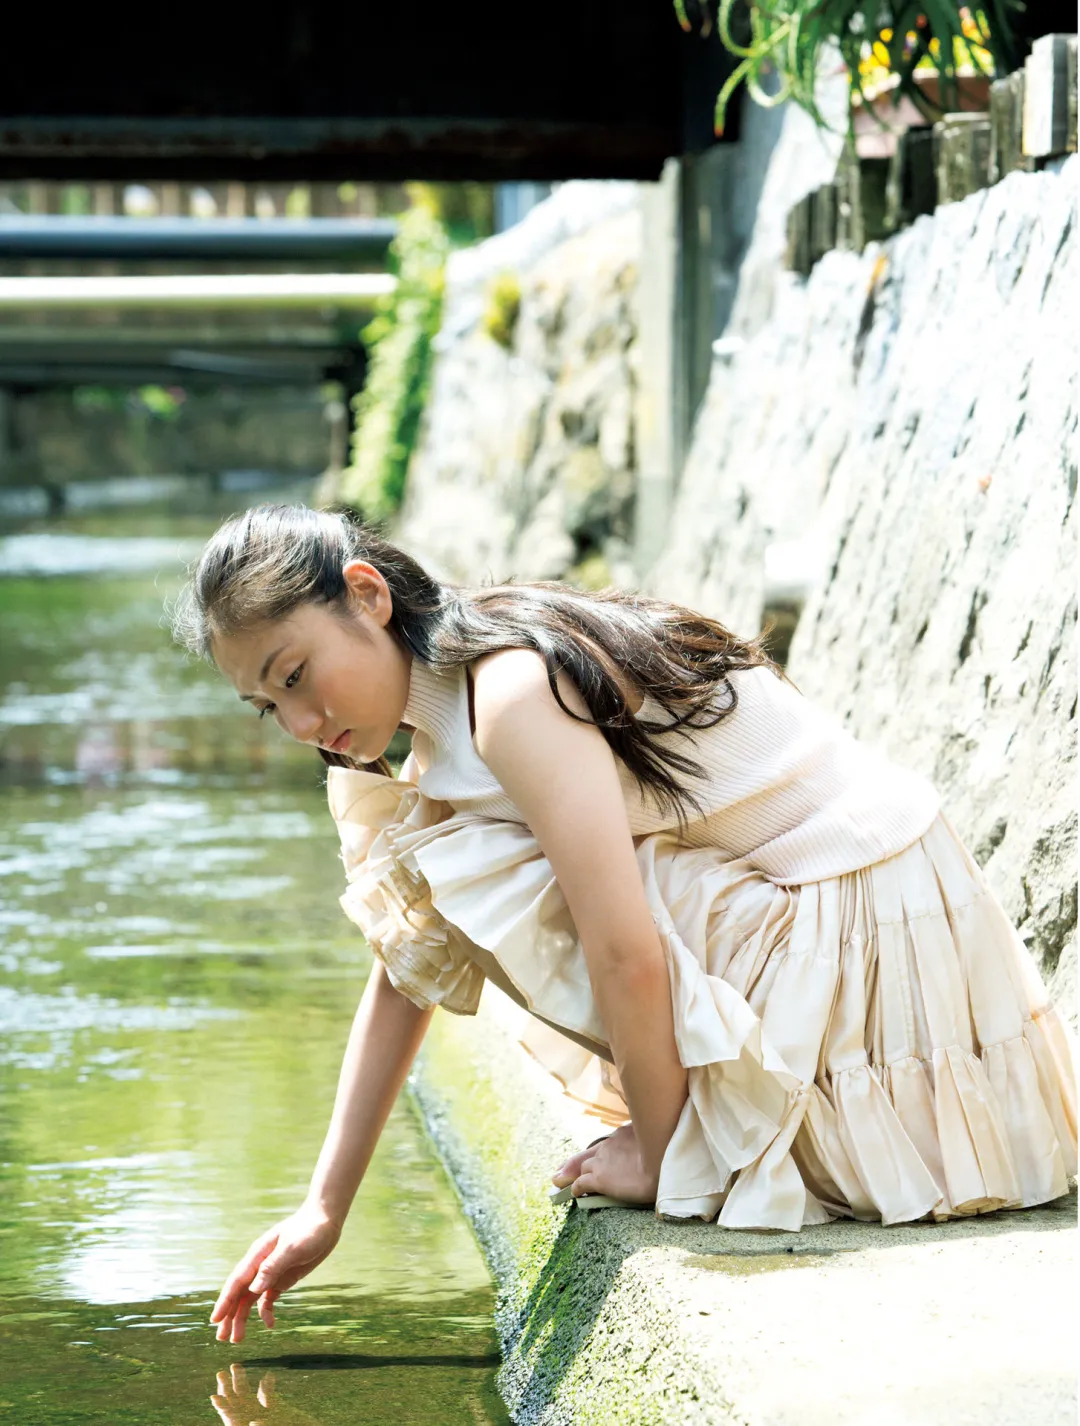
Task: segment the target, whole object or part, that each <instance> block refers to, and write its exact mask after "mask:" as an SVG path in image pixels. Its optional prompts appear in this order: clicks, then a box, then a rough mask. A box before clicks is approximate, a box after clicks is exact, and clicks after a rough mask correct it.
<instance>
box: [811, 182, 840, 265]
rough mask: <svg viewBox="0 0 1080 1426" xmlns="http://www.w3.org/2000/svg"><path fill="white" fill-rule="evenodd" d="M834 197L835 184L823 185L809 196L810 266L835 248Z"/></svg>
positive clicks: (835, 194)
mask: <svg viewBox="0 0 1080 1426" xmlns="http://www.w3.org/2000/svg"><path fill="white" fill-rule="evenodd" d="M836 197H837V190H836V184H835V183H823V184H822V185H821V187H820V188H818V189H815V191H814V192H813V193H812V194H811V195H810V262H811V265H813V264H814V263H815V262H820V260H821V259H822V258H823V257H824V256H825V254H826V253H827V252H832V250H833V248H834V247H835V246H836V208H837V203H836Z"/></svg>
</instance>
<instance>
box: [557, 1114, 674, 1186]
mask: <svg viewBox="0 0 1080 1426" xmlns="http://www.w3.org/2000/svg"><path fill="white" fill-rule="evenodd" d="M551 1181H552V1183H554V1184H555V1185H556V1187H558V1188H565V1187H566V1185H567V1184H570V1185H571V1192H572V1193H573V1195H574V1197H575V1198H578V1197H580V1196H581V1194H583V1193H606V1194H609V1195H610V1196H611V1197H612V1198H622V1199H625V1201H626V1202H627V1203H655V1201H656V1189H657V1184H658V1178H657V1176H655V1175H651V1174H649V1173H647V1172H646V1169H645V1166H644V1164H643V1163H642V1160H641V1151H640V1148H639V1146H638V1141H637V1138H636V1137H635V1135H634V1126H633V1124H621V1125H620V1126H619V1128H618V1129H616V1130H615V1132H614V1133H613V1134H609V1135H608V1136H607V1138H606V1139H600V1140H599V1141H598V1142H597V1143H595V1144H590V1145H589V1147H588V1148H587V1149H582V1151H581V1152H580V1153H579V1154H574V1155H573V1156H572V1157H571V1158H569V1159H567V1161H566V1162H565V1163H564V1164H562V1165H560V1167H559V1168H558V1169H556V1171H555V1173H554V1174H553V1176H552V1180H551Z"/></svg>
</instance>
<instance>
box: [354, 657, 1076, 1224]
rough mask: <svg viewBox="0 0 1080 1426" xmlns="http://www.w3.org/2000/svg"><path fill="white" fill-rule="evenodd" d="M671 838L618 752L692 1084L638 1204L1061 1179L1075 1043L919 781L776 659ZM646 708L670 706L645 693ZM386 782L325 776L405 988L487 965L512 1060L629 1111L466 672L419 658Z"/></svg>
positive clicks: (779, 1205)
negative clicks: (402, 755) (517, 1051)
mask: <svg viewBox="0 0 1080 1426" xmlns="http://www.w3.org/2000/svg"><path fill="white" fill-rule="evenodd" d="M731 681H732V684H733V686H734V688H735V691H736V694H737V697H738V702H737V706H736V708H735V710H734V711H733V712H732V713H731V714H730V715H729V716H728V717H726V718H724V719H723V720H722V721H721V722H720V723H718V724H717V725H716V726H715V727H714V728H712V729H708V730H701V731H695V732H694V735H693V737H694V741H693V745H692V746H691V745H690V744H688V743H687V742H686V741H685V739H684V738H682V737H681V735H679V734H678V733H671V734H661V735H660V736H661V738H662V739H664V738H671V739H674V740H677V741H674V742H673V743H672V744H671V745H672V746H675V747H677V748H678V749H679V750H681V751H685V752H688V753H690V754H691V755H692V756H694V757H695V758H696V759H698V760H699V761H701V763H702V764H703V766H705V768H706V771H707V773H708V779H707V781H706V782H705V783H704V784H699V783H698V782H697V781H696V780H695V781H694V783H693V788H694V791H695V793H698V794H699V796H700V797H701V799H702V802H703V806H704V810H705V813H706V815H704V816H702V817H701V818H699V819H696V820H693V821H691V822H690V824H689V826H687V827H685V828H684V829H683V831H682V832H681V833H680V831H679V829H678V827H677V825H674V819H672V818H669V817H665V816H664V815H663V814H662V813H660V812H658V811H657V809H656V807H655V805H654V803H653V802H652V801H651V800H650V799H648V798H647V797H646V796H643V795H642V793H641V791H640V789H639V788H638V785H637V783H636V781H635V780H634V778H633V776H632V775H631V774H630V773H629V770H628V769H627V768H626V767H625V765H624V764H622V763H621V761H620V763H619V772H620V778H621V780H622V783H623V789H624V793H625V796H626V801H627V809H628V812H629V815H630V825H631V831H632V833H633V834H634V843H635V847H636V854H637V860H638V865H639V867H640V870H641V875H642V879H643V882H644V886H645V890H646V894H647V898H648V902H649V906H650V909H651V912H652V915H653V919H654V921H655V924H656V927H657V930H658V932H659V937H660V942H661V945H662V947H663V952H664V956H665V959H666V962H667V966H668V971H669V976H670V985H671V994H672V1005H673V1010H674V1023H675V1037H676V1043H677V1047H678V1051H679V1056H680V1059H681V1061H682V1064H683V1065H684V1066H685V1067H686V1069H687V1075H688V1083H689V1092H688V1098H687V1101H686V1104H685V1106H684V1108H683V1112H682V1115H681V1118H680V1120H679V1123H678V1126H677V1128H676V1131H675V1134H674V1135H673V1137H672V1139H671V1142H670V1144H669V1146H668V1149H667V1152H666V1154H665V1156H664V1161H663V1165H662V1168H661V1174H660V1184H659V1189H658V1193H657V1200H656V1211H657V1213H658V1214H660V1215H661V1216H664V1217H671V1218H692V1217H699V1218H702V1219H705V1220H711V1219H714V1218H717V1217H718V1221H719V1223H720V1224H721V1225H722V1226H724V1227H729V1228H754V1229H785V1230H788V1231H797V1230H798V1229H799V1228H800V1227H802V1226H803V1225H804V1224H808V1223H822V1222H827V1221H829V1220H830V1219H831V1218H834V1217H853V1218H857V1219H866V1220H880V1221H881V1222H883V1223H898V1222H906V1221H910V1220H914V1219H920V1218H925V1217H928V1216H929V1217H933V1218H935V1219H945V1218H950V1217H954V1216H963V1215H970V1214H975V1213H986V1212H992V1211H994V1210H996V1209H999V1208H1023V1207H1029V1206H1031V1205H1033V1204H1037V1203H1044V1202H1047V1201H1049V1200H1051V1199H1054V1198H1057V1197H1060V1196H1061V1195H1062V1194H1064V1193H1066V1192H1067V1191H1068V1187H1069V1179H1070V1178H1071V1177H1072V1176H1073V1175H1075V1173H1076V1142H1077V1139H1076V1096H1075V1081H1074V1074H1073V1068H1072V1051H1071V1043H1070V1037H1069V1036H1068V1033H1067V1031H1066V1029H1065V1027H1064V1025H1063V1024H1062V1022H1061V1021H1060V1019H1059V1017H1058V1015H1057V1013H1056V1011H1055V1010H1054V1008H1053V1006H1052V1005H1051V1003H1050V1000H1049V997H1048V995H1047V992H1046V989H1045V987H1044V985H1043V983H1042V981H1041V979H1040V976H1039V974H1038V972H1037V970H1036V968H1035V966H1034V963H1033V962H1032V960H1031V957H1030V956H1029V954H1028V952H1027V950H1026V948H1025V947H1024V944H1023V942H1022V941H1021V939H1020V936H1019V934H1018V933H1017V931H1016V930H1015V929H1014V927H1013V926H1012V924H1011V923H1010V921H1009V919H1008V917H1007V916H1006V915H1005V913H1004V911H1003V910H1002V908H1001V906H1000V905H999V903H998V902H997V900H996V898H995V897H994V895H993V893H992V892H991V890H990V888H989V886H988V884H987V882H986V880H985V878H984V877H983V874H982V872H981V870H980V868H979V867H978V865H977V864H976V863H975V862H974V860H973V859H972V857H971V856H970V855H969V853H968V852H967V851H966V849H965V848H964V846H963V844H962V843H961V842H960V840H959V838H958V837H957V835H956V833H955V832H954V830H953V828H952V827H951V825H950V823H949V822H948V820H947V819H946V818H945V816H944V815H943V814H942V813H941V811H940V809H939V805H938V799H937V795H936V793H935V792H934V789H933V788H932V787H931V786H930V784H929V783H927V782H925V780H923V779H922V778H920V777H918V776H916V775H915V774H913V773H910V772H907V771H904V770H902V769H899V768H897V767H895V766H894V765H893V764H891V763H889V762H888V761H887V760H886V759H885V758H884V757H883V756H882V755H881V754H879V753H878V752H876V751H875V750H873V749H871V748H869V747H867V746H866V745H863V744H861V743H857V742H856V741H855V739H854V738H852V737H851V735H850V734H848V733H847V732H846V730H845V729H844V728H843V727H842V726H841V724H840V723H839V722H838V720H835V719H833V718H832V717H831V716H830V715H828V714H826V713H824V712H823V711H822V710H821V709H819V708H817V707H816V706H815V705H813V704H812V703H811V702H810V701H809V700H807V699H805V698H803V697H802V696H801V695H800V694H798V692H797V691H796V690H795V689H794V688H793V687H792V686H791V685H790V684H787V683H786V682H784V681H782V680H781V679H779V678H777V677H776V675H774V674H773V673H772V672H771V671H770V670H768V669H766V668H754V669H748V670H742V671H739V672H736V673H733V674H732V675H731ZM639 716H642V717H648V718H653V719H656V720H658V721H664V720H665V715H664V713H663V710H662V709H661V708H660V707H659V705H657V704H655V703H654V702H653V700H651V699H646V702H645V704H644V705H643V707H642V709H641V710H640V712H639ZM404 721H405V722H406V723H407V724H409V725H410V726H411V727H413V728H415V729H416V732H415V734H414V736H413V751H412V753H411V754H410V757H409V758H408V759H407V761H406V764H405V766H404V767H403V768H402V771H401V774H400V776H399V777H398V778H390V777H385V776H382V775H380V774H377V773H370V772H362V771H354V770H352V769H347V768H337V767H335V768H331V769H330V771H329V776H328V797H329V803H330V809H331V813H332V815H333V817H334V819H335V821H336V823H337V826H338V830H339V833H340V836H341V844H342V857H343V861H344V863H345V869H346V875H347V887H346V891H345V893H344V895H343V896H342V898H341V904H342V906H343V908H344V910H345V912H346V914H347V915H348V916H349V917H350V918H351V919H352V920H353V921H354V922H355V923H356V925H357V926H359V928H360V929H361V931H362V932H363V933H364V935H365V937H366V938H367V940H368V941H369V943H370V944H371V947H372V949H373V950H374V952H375V954H376V955H377V956H378V957H379V958H380V959H381V960H382V961H383V963H384V964H385V966H386V969H387V972H388V974H389V977H390V979H391V981H392V983H393V984H394V985H395V986H396V987H397V988H398V989H399V990H400V991H401V992H402V993H403V994H405V995H406V996H408V998H409V999H410V1000H412V1001H414V1002H415V1003H416V1004H417V1005H421V1006H430V1005H436V1004H438V1005H442V1006H444V1007H445V1008H446V1009H448V1010H451V1011H454V1012H456V1013H459V1014H472V1013H475V1011H476V1008H477V1005H478V1003H479V998H480V992H481V989H482V986H483V983H484V980H485V978H489V979H491V980H492V981H494V982H495V983H496V984H498V985H499V986H500V987H501V988H502V989H503V990H505V991H507V993H508V994H510V995H511V996H512V997H513V998H514V999H515V1000H516V1001H517V1002H518V1003H519V1004H520V1005H522V1006H524V1007H525V1008H526V1009H527V1010H528V1011H529V1012H531V1016H532V1018H531V1020H530V1021H529V1026H530V1028H529V1029H528V1031H527V1032H526V1033H525V1034H524V1035H523V1036H522V1041H523V1043H524V1044H525V1046H526V1048H527V1049H529V1050H530V1051H531V1053H533V1054H534V1055H535V1056H536V1058H537V1059H539V1060H540V1062H541V1063H542V1064H544V1065H545V1067H546V1068H548V1069H549V1070H550V1071H551V1072H552V1073H553V1074H555V1075H556V1076H557V1077H558V1079H559V1080H560V1082H561V1083H562V1085H563V1087H564V1088H565V1089H566V1090H567V1092H568V1093H570V1094H572V1095H573V1096H574V1097H575V1098H577V1099H578V1100H580V1101H583V1102H584V1103H586V1104H587V1105H588V1106H589V1107H590V1108H591V1109H592V1110H593V1111H594V1112H596V1113H598V1114H599V1115H600V1116H601V1117H602V1118H604V1119H605V1120H606V1121H607V1122H610V1123H618V1122H622V1121H624V1120H625V1119H626V1118H627V1117H628V1114H627V1110H626V1106H625V1102H624V1101H623V1099H622V1096H621V1093H620V1090H619V1084H618V1079H617V1076H616V1073H615V1070H614V1066H613V1065H612V1064H611V1063H610V1061H611V1053H610V1050H609V1048H608V1046H607V1044H606V1042H605V1032H604V1027H603V1024H602V1022H601V1020H600V1017H599V1014H598V1012H597V1010H596V1006H595V1004H594V1001H593V997H592V993H591V989H590V985H589V977H588V971H587V968H586V964H585V958H584V954H583V952H582V949H581V945H580V942H579V941H578V938H577V935H576V932H575V929H574V924H573V920H572V918H571V916H570V913H569V909H568V907H567V905H566V902H565V900H564V898H563V896H562V893H561V891H560V889H559V886H558V883H557V882H556V880H555V877H554V875H553V873H552V870H551V867H550V864H549V863H548V861H547V860H546V858H545V857H544V855H543V852H542V851H541V849H540V847H539V845H538V843H537V841H536V839H535V838H534V837H533V835H532V833H531V831H530V830H529V828H528V826H527V824H526V823H525V821H524V819H523V817H522V816H521V814H520V813H519V812H518V811H517V809H516V808H515V806H514V804H513V803H512V802H511V801H510V799H509V798H508V796H507V795H506V793H505V792H504V791H503V789H502V788H501V787H500V785H499V783H498V782H497V780H496V779H495V778H494V775H493V774H492V773H491V771H490V769H489V768H488V767H487V766H486V764H485V763H484V762H483V761H482V760H481V758H480V756H479V753H478V752H477V751H476V748H475V744H474V741H473V736H472V731H471V725H470V717H469V693H468V682H467V676H466V673H465V670H464V669H460V670H458V671H457V672H455V673H453V674H438V673H435V672H434V671H433V670H432V669H431V668H430V667H428V666H427V665H425V664H423V663H422V662H421V661H420V660H419V659H416V658H414V660H413V665H412V672H411V675H410V689H409V699H408V703H407V705H406V709H405V714H404Z"/></svg>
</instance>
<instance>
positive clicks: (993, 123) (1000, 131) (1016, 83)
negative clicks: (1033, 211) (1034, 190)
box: [989, 69, 1035, 183]
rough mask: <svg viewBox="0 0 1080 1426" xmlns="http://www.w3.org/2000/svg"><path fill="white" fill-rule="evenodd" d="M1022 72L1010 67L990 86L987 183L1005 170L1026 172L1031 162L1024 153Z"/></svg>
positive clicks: (992, 181) (997, 177)
mask: <svg viewBox="0 0 1080 1426" xmlns="http://www.w3.org/2000/svg"><path fill="white" fill-rule="evenodd" d="M1023 131H1024V71H1023V70H1022V69H1014V70H1013V72H1012V74H1007V75H1006V76H1005V78H1004V79H999V80H997V81H996V82H995V83H994V84H992V85H991V86H990V173H989V178H990V182H991V183H1000V182H1001V180H1002V179H1003V178H1004V177H1005V175H1006V174H1008V173H1015V172H1017V171H1021V172H1023V171H1025V170H1026V171H1028V172H1030V171H1031V170H1032V169H1033V168H1034V166H1035V165H1034V163H1033V162H1032V160H1031V159H1029V158H1027V157H1026V156H1025V154H1024V146H1023Z"/></svg>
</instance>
